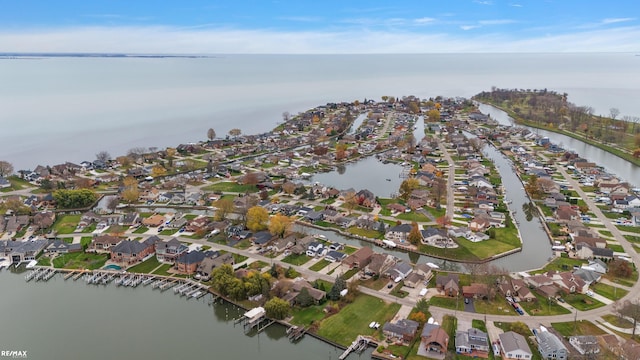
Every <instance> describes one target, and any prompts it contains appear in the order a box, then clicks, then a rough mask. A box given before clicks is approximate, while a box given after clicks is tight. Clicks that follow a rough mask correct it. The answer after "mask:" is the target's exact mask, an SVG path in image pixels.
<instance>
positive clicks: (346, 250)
mask: <svg viewBox="0 0 640 360" xmlns="http://www.w3.org/2000/svg"><path fill="white" fill-rule="evenodd" d="M356 251H358V249H357V248H354V247H353V246H345V247H344V249H342V252H343V253H345V254H347V255H351V254H353V253H354V252H356Z"/></svg>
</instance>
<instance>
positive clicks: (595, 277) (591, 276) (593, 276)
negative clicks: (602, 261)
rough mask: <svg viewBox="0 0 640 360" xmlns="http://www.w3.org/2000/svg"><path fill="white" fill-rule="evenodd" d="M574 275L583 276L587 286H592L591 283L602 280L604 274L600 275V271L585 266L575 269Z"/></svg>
mask: <svg viewBox="0 0 640 360" xmlns="http://www.w3.org/2000/svg"><path fill="white" fill-rule="evenodd" d="M573 275H575V276H577V277H579V278H581V279H582V280H583V281H584V282H585V283H586V284H587V286H591V284H593V283H597V282H598V281H600V278H602V275H600V274H599V273H597V272H595V271H593V270H590V269H587V268H584V267H582V268H580V269H577V270H575V271H574V272H573Z"/></svg>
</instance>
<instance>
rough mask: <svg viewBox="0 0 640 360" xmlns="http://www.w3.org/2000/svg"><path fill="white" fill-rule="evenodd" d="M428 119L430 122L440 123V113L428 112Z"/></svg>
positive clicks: (432, 110)
mask: <svg viewBox="0 0 640 360" xmlns="http://www.w3.org/2000/svg"><path fill="white" fill-rule="evenodd" d="M427 118H428V119H429V121H430V122H438V121H440V111H438V110H437V109H431V110H429V111H428V112H427Z"/></svg>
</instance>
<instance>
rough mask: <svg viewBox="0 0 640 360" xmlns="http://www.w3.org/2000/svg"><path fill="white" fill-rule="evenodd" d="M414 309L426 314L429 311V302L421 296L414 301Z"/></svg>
mask: <svg viewBox="0 0 640 360" xmlns="http://www.w3.org/2000/svg"><path fill="white" fill-rule="evenodd" d="M415 309H416V310H417V311H419V312H421V313H424V314H428V313H429V302H428V301H427V299H425V298H421V299H420V300H418V302H416V306H415Z"/></svg>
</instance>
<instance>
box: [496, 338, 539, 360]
mask: <svg viewBox="0 0 640 360" xmlns="http://www.w3.org/2000/svg"><path fill="white" fill-rule="evenodd" d="M499 338H500V348H501V351H502V356H503V357H504V358H505V359H514V360H516V359H517V360H519V359H531V357H532V356H533V353H532V352H531V348H530V347H529V344H527V340H526V339H525V338H524V336H522V335H520V334H518V333H516V332H513V331H507V332H505V333H502V334H500V335H499Z"/></svg>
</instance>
